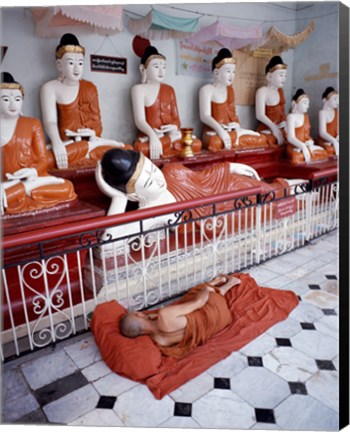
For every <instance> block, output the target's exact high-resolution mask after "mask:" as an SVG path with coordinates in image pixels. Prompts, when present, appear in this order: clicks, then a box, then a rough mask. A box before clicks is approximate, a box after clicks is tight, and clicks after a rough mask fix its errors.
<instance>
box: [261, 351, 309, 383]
mask: <svg viewBox="0 0 350 432" xmlns="http://www.w3.org/2000/svg"><path fill="white" fill-rule="evenodd" d="M263 363H264V367H266V368H267V369H269V370H270V371H271V372H273V373H275V374H276V375H278V376H280V377H281V378H284V379H285V380H286V381H289V382H297V381H300V382H305V381H306V380H307V379H309V378H310V377H311V376H312V375H313V374H314V373H315V372H317V365H316V363H315V360H314V359H312V358H311V357H309V356H307V355H306V354H303V353H302V352H300V351H298V350H296V349H294V348H292V347H278V348H275V349H274V350H273V351H271V352H270V353H269V354H266V356H264V357H263Z"/></svg>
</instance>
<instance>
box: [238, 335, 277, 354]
mask: <svg viewBox="0 0 350 432" xmlns="http://www.w3.org/2000/svg"><path fill="white" fill-rule="evenodd" d="M275 346H276V340H275V338H274V337H272V336H270V335H269V334H267V333H264V334H262V335H261V336H259V337H257V338H256V339H254V340H253V341H251V342H250V343H249V344H247V345H246V346H245V347H243V348H242V349H241V350H240V352H241V353H243V354H245V355H247V356H263V355H265V354H267V353H268V352H269V351H271V350H272V349H273V348H275Z"/></svg>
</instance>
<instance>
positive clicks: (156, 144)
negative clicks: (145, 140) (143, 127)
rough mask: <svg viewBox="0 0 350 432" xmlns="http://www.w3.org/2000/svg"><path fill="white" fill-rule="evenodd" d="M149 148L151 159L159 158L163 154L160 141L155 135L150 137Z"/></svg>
mask: <svg viewBox="0 0 350 432" xmlns="http://www.w3.org/2000/svg"><path fill="white" fill-rule="evenodd" d="M149 148H150V158H151V159H159V158H160V157H161V155H162V154H163V147H162V143H161V141H160V139H159V138H158V137H157V136H156V135H154V136H151V137H150V140H149Z"/></svg>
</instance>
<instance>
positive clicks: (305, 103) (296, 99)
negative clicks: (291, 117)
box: [292, 89, 310, 114]
mask: <svg viewBox="0 0 350 432" xmlns="http://www.w3.org/2000/svg"><path fill="white" fill-rule="evenodd" d="M309 106H310V99H309V96H308V95H307V94H306V93H305V92H304V90H303V89H298V90H297V91H296V93H295V95H294V96H293V98H292V112H293V113H300V114H305V113H307V111H308V109H309Z"/></svg>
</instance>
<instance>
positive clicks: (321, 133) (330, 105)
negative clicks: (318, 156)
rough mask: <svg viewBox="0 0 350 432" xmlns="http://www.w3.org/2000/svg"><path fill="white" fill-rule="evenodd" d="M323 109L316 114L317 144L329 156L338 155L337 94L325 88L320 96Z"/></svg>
mask: <svg viewBox="0 0 350 432" xmlns="http://www.w3.org/2000/svg"><path fill="white" fill-rule="evenodd" d="M322 100H323V107H322V109H321V110H320V111H319V114H318V144H319V145H320V146H321V147H323V148H324V149H325V150H326V151H327V153H328V155H329V156H334V155H336V156H338V155H339V126H338V123H339V118H338V106H339V94H338V92H336V91H335V90H334V88H333V87H327V88H326V90H325V91H324V92H323V95H322Z"/></svg>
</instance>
